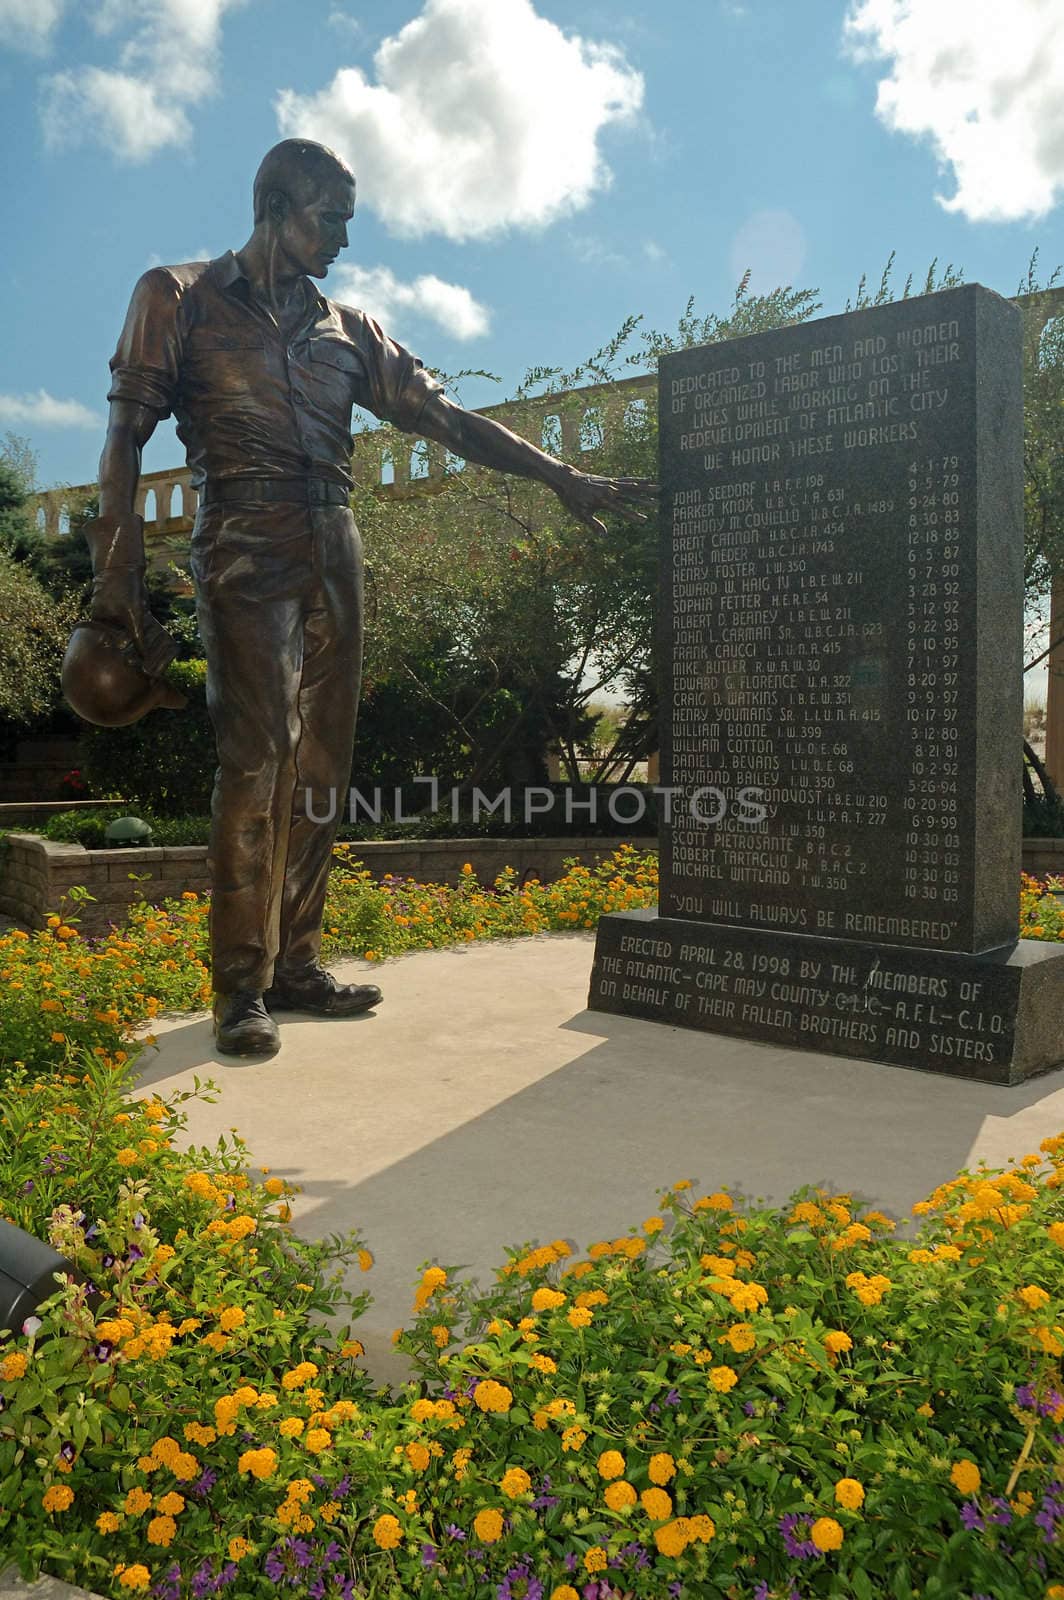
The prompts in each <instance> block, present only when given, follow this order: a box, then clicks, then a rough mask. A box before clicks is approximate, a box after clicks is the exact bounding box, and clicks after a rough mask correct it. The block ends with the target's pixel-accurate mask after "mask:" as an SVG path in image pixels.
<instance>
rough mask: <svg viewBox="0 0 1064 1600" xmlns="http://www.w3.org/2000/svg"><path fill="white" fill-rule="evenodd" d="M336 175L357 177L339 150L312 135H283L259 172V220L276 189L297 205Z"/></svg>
mask: <svg viewBox="0 0 1064 1600" xmlns="http://www.w3.org/2000/svg"><path fill="white" fill-rule="evenodd" d="M334 178H343V179H344V180H345V182H347V183H350V184H354V181H355V175H354V173H353V172H352V171H351V168H350V167H349V166H348V165H347V162H346V161H343V160H341V158H340V157H339V156H338V155H337V154H336V151H335V150H330V149H329V148H328V146H327V145H324V144H315V143H314V141H313V140H312V139H282V140H281V142H280V144H275V145H274V147H273V149H272V150H267V152H266V154H265V155H264V156H263V158H262V164H261V166H260V167H259V170H258V172H256V174H255V187H254V190H253V191H252V192H253V195H254V201H255V221H256V222H262V221H263V219H264V218H265V216H266V201H267V198H268V197H269V195H271V194H273V193H275V192H276V191H278V190H279V191H280V192H281V194H286V195H287V196H288V197H289V199H290V200H292V201H294V202H295V203H296V204H297V205H301V206H302V205H307V204H308V203H309V202H310V201H311V200H312V199H313V198H314V196H315V195H316V194H318V193H320V191H321V188H322V186H323V184H326V183H328V182H330V181H331V180H332V179H334Z"/></svg>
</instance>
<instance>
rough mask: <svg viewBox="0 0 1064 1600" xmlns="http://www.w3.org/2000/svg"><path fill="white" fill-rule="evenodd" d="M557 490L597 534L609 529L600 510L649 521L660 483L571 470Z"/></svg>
mask: <svg viewBox="0 0 1064 1600" xmlns="http://www.w3.org/2000/svg"><path fill="white" fill-rule="evenodd" d="M554 492H555V494H556V495H557V496H558V499H559V500H560V501H561V503H562V505H563V506H564V507H565V509H566V510H567V511H568V512H569V513H570V514H571V515H572V516H574V517H576V518H577V519H578V520H579V521H580V522H583V523H586V525H587V526H588V527H589V528H594V530H595V532H596V533H605V532H606V524H605V523H604V522H603V521H602V519H601V518H600V517H598V516H596V514H595V513H596V512H599V511H613V512H616V514H617V515H618V516H621V517H627V518H629V519H630V520H634V521H636V522H645V521H646V520H647V516H648V514H649V513H650V512H651V511H653V510H654V509H655V508H656V506H657V502H658V486H657V484H656V483H652V482H651V481H650V479H649V478H600V477H599V476H597V474H596V473H593V472H575V471H571V472H569V473H567V475H566V476H565V477H564V478H563V479H562V480H561V482H560V483H557V484H555V485H554Z"/></svg>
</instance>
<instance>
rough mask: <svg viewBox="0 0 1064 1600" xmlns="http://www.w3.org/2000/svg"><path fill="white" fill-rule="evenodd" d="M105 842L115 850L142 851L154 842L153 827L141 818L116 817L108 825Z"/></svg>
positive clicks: (105, 831)
mask: <svg viewBox="0 0 1064 1600" xmlns="http://www.w3.org/2000/svg"><path fill="white" fill-rule="evenodd" d="M104 840H105V841H106V843H107V844H108V845H109V846H110V847H111V849H113V850H123V849H125V850H138V849H140V850H142V849H144V848H145V847H146V846H148V845H150V844H151V842H152V835H151V827H150V826H149V824H148V823H146V822H143V821H142V820H141V818H140V817H116V818H115V820H114V821H113V822H109V823H108V824H107V827H106V829H105V830H104Z"/></svg>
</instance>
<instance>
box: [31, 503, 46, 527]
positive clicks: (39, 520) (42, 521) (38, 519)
mask: <svg viewBox="0 0 1064 1600" xmlns="http://www.w3.org/2000/svg"><path fill="white" fill-rule="evenodd" d="M33 520H34V522H35V523H36V524H37V532H38V533H45V532H46V531H47V528H48V518H47V517H46V516H45V514H44V507H43V506H38V507H37V515H36V516H35V517H34V519H33Z"/></svg>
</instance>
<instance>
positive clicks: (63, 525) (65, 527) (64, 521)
mask: <svg viewBox="0 0 1064 1600" xmlns="http://www.w3.org/2000/svg"><path fill="white" fill-rule="evenodd" d="M56 528H57V530H58V532H59V533H69V532H70V507H69V506H68V505H66V503H65V502H64V504H63V505H61V506H60V507H59V520H58V522H57V523H56Z"/></svg>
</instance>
